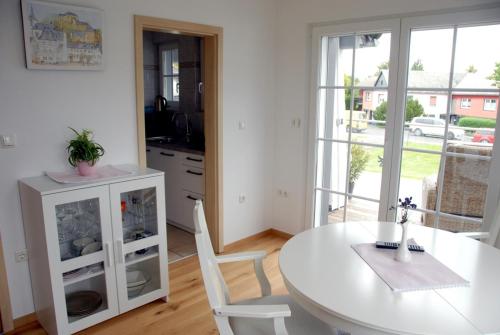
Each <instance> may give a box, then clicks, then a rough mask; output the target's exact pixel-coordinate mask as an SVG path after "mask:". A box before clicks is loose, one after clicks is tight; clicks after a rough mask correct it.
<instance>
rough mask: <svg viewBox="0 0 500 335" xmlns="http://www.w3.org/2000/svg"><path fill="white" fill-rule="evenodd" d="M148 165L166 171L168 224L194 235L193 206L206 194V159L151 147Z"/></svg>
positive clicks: (149, 148) (200, 156)
mask: <svg viewBox="0 0 500 335" xmlns="http://www.w3.org/2000/svg"><path fill="white" fill-rule="evenodd" d="M147 164H148V167H150V168H153V169H157V170H161V171H164V172H165V193H166V197H165V201H166V208H167V221H168V222H169V223H170V224H173V225H175V226H178V227H180V228H182V229H185V230H188V231H191V232H194V222H193V208H194V204H195V202H196V200H197V199H204V195H205V157H203V156H202V155H199V154H192V153H185V152H181V151H176V150H168V149H163V148H158V147H152V146H148V147H147Z"/></svg>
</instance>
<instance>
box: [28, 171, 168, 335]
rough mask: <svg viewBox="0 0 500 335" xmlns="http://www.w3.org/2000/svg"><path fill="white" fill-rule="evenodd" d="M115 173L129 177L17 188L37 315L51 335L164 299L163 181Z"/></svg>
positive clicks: (37, 182) (44, 181)
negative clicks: (19, 196) (18, 189)
mask: <svg viewBox="0 0 500 335" xmlns="http://www.w3.org/2000/svg"><path fill="white" fill-rule="evenodd" d="M121 168H122V169H127V170H130V171H131V172H132V173H131V174H130V175H127V176H125V177H120V178H116V179H112V180H107V181H101V182H94V183H83V184H59V183H56V182H54V181H52V180H50V179H49V178H48V177H46V176H42V177H33V178H26V179H23V180H21V181H20V183H19V184H20V194H21V202H22V210H23V220H24V228H25V235H26V242H27V247H28V260H29V267H30V274H31V283H32V289H33V299H34V303H35V310H36V313H37V317H38V321H39V322H40V323H41V325H42V326H43V327H44V328H45V330H46V331H47V332H48V333H49V334H69V333H75V332H77V331H80V330H82V329H85V328H87V327H90V326H92V325H94V324H97V323H99V322H102V321H104V320H106V319H109V318H111V317H113V316H116V315H118V314H120V313H124V312H126V311H129V310H131V309H133V308H135V307H138V306H140V305H143V304H145V303H148V302H150V301H153V300H156V299H159V298H164V299H166V297H167V295H168V273H167V271H168V266H167V264H168V259H167V238H166V234H167V233H166V225H165V222H166V215H165V206H164V203H165V195H164V182H163V179H164V178H163V173H161V172H159V171H154V170H151V169H137V168H135V167H132V166H123V167H121ZM85 300H87V301H88V302H87V303H84V301H85ZM89 302H93V303H94V304H91V303H89ZM92 305H93V306H92Z"/></svg>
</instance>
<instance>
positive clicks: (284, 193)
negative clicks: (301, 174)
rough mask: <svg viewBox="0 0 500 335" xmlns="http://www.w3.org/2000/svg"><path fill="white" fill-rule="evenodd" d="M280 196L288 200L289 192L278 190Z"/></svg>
mask: <svg viewBox="0 0 500 335" xmlns="http://www.w3.org/2000/svg"><path fill="white" fill-rule="evenodd" d="M278 196H279V197H281V198H288V191H286V190H282V189H278Z"/></svg>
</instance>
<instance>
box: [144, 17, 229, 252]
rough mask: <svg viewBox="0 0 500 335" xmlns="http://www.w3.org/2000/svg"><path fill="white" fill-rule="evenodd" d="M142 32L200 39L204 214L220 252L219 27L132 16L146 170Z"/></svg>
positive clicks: (221, 249) (220, 63)
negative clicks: (201, 51)
mask: <svg viewBox="0 0 500 335" xmlns="http://www.w3.org/2000/svg"><path fill="white" fill-rule="evenodd" d="M144 31H157V32H164V33H170V34H182V35H190V36H198V37H201V38H202V39H203V41H204V48H203V55H202V59H203V64H204V66H203V74H202V76H203V78H204V85H203V88H204V91H205V96H204V104H203V105H204V106H203V109H204V118H205V122H204V123H205V215H206V218H207V225H208V230H209V232H210V237H211V239H212V244H213V246H214V249H215V252H217V253H220V252H222V251H223V247H224V240H223V220H222V213H223V211H222V37H223V36H222V35H223V29H222V28H221V27H216V26H209V25H204V24H197V23H191V22H183V21H175V20H169V19H163V18H156V17H149V16H140V15H134V34H135V92H136V113H137V147H138V148H137V149H138V157H139V166H141V167H146V134H145V119H144V67H143V40H142V36H143V35H142V34H143V32H144Z"/></svg>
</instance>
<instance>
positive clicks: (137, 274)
mask: <svg viewBox="0 0 500 335" xmlns="http://www.w3.org/2000/svg"><path fill="white" fill-rule="evenodd" d="M150 281H151V276H150V275H149V274H148V273H147V272H145V271H142V270H135V269H127V291H128V296H129V298H133V297H137V296H138V295H139V294H141V292H142V290H143V289H144V287H145V286H146V285H147V284H148V283H149V282H150Z"/></svg>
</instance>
